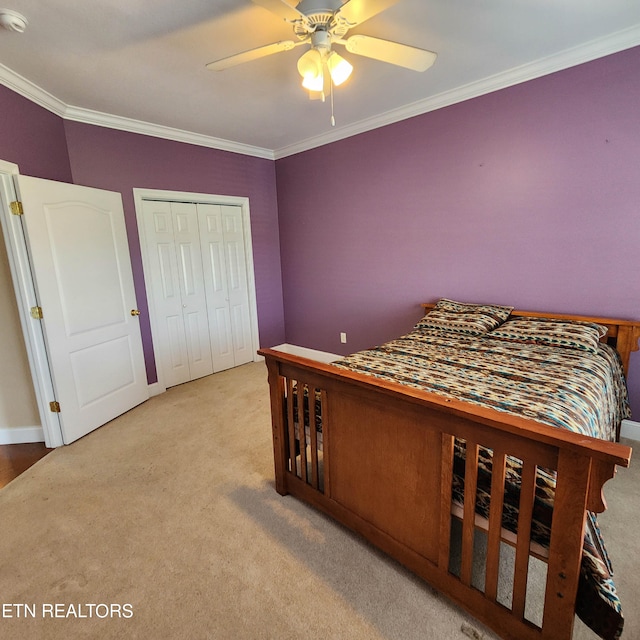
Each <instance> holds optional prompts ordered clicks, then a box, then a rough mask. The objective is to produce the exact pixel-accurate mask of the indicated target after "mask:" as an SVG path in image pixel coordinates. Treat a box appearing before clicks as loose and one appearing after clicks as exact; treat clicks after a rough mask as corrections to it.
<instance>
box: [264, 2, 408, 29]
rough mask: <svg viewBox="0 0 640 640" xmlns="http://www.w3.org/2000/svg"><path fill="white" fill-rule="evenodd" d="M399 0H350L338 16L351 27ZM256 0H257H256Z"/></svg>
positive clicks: (341, 8) (342, 7)
mask: <svg viewBox="0 0 640 640" xmlns="http://www.w3.org/2000/svg"><path fill="white" fill-rule="evenodd" d="M398 1H399V0H348V1H347V2H345V3H344V4H343V5H342V6H341V7H340V9H338V11H337V12H336V16H337V17H339V18H343V19H344V20H346V21H347V23H348V24H349V28H351V27H355V26H356V25H357V24H360V23H361V22H364V21H365V20H368V19H369V18H373V16H375V15H377V14H378V13H382V12H383V11H384V10H385V9H388V8H389V7H391V6H393V5H394V4H397V2H398ZM254 2H255V0H254Z"/></svg>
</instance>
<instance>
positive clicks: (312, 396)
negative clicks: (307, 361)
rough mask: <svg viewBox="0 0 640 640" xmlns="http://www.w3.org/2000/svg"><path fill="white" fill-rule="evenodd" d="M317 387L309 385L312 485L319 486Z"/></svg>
mask: <svg viewBox="0 0 640 640" xmlns="http://www.w3.org/2000/svg"><path fill="white" fill-rule="evenodd" d="M317 418H318V417H317V415H316V388H315V387H309V442H310V443H311V486H312V487H313V488H314V489H317V488H318V430H317V429H316V422H317Z"/></svg>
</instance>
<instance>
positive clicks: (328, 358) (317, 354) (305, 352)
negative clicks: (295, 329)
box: [273, 343, 342, 362]
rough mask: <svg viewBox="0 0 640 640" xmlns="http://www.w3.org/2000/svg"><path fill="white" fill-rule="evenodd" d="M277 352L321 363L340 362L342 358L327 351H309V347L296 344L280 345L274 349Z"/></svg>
mask: <svg viewBox="0 0 640 640" xmlns="http://www.w3.org/2000/svg"><path fill="white" fill-rule="evenodd" d="M273 349H275V350H276V351H284V353H290V354H291V355H293V356H301V357H303V358H309V360H317V361H319V362H334V361H335V360H339V359H340V358H342V356H339V355H338V354H336V353H329V352H327V351H318V350H317V349H309V348H308V347H299V346H298V345H295V344H287V343H285V344H279V345H278V346H277V347H273Z"/></svg>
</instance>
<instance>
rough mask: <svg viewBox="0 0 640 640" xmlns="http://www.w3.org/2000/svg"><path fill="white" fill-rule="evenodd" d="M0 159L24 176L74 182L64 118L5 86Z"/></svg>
mask: <svg viewBox="0 0 640 640" xmlns="http://www.w3.org/2000/svg"><path fill="white" fill-rule="evenodd" d="M0 159H2V160H5V161H7V162H13V163H15V164H17V165H18V166H19V167H20V172H21V173H23V174H25V175H29V176H35V177H37V178H46V179H48V180H60V181H64V182H71V168H70V166H69V156H68V154H67V142H66V138H65V133H64V124H63V121H62V118H60V117H58V116H56V115H54V114H53V113H51V112H50V111H47V110H46V109H43V108H42V107H39V106H38V105H37V104H35V103H33V102H31V101H30V100H27V99H26V98H23V97H22V96H20V95H18V94H17V93H14V92H13V91H11V90H10V89H7V88H6V87H4V86H2V85H0Z"/></svg>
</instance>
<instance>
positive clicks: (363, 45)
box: [342, 35, 438, 71]
mask: <svg viewBox="0 0 640 640" xmlns="http://www.w3.org/2000/svg"><path fill="white" fill-rule="evenodd" d="M342 44H344V45H345V46H346V48H347V51H349V52H351V53H355V54H356V55H359V56H366V57H367V58H374V59H375V60H381V61H382V62H388V63H390V64H395V65H398V66H400V67H406V68H407V69H413V70H414V71H426V70H427V69H428V68H429V67H430V66H431V65H432V64H433V63H434V62H435V61H436V58H437V55H438V54H436V53H434V52H433V51H427V50H426V49H418V48H417V47H411V46H409V45H408V44H400V43H399V42H392V41H391V40H382V39H380V38H373V37H371V36H362V35H356V36H351V37H350V38H347V39H346V40H344V41H343V42H342Z"/></svg>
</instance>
